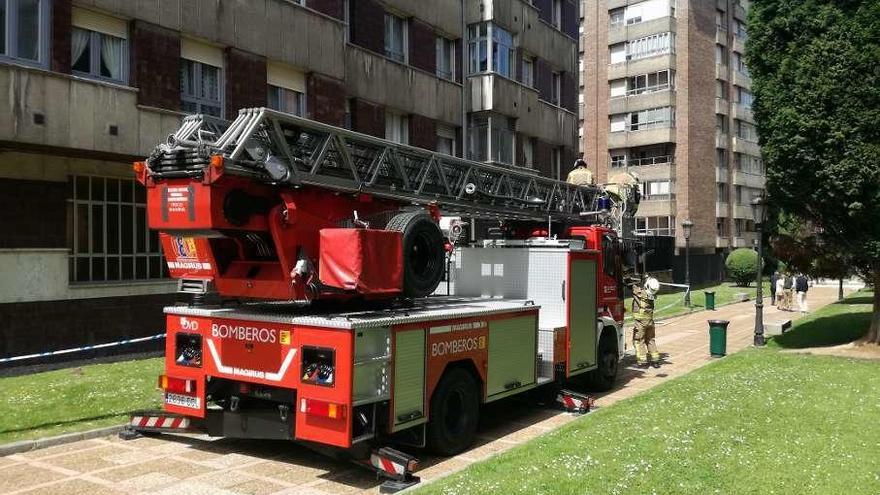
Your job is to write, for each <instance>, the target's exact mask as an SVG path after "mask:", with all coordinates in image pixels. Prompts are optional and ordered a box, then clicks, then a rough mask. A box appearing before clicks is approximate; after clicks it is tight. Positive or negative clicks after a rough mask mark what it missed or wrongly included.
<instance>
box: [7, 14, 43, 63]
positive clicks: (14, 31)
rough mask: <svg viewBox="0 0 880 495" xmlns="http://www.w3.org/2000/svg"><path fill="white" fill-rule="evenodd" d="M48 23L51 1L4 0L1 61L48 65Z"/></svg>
mask: <svg viewBox="0 0 880 495" xmlns="http://www.w3.org/2000/svg"><path fill="white" fill-rule="evenodd" d="M48 20H49V3H48V0H0V57H9V58H14V59H16V60H19V61H23V62H26V63H31V64H40V65H43V64H45V63H46V60H47V58H48V57H47V55H48V47H49V26H48V24H49V23H48Z"/></svg>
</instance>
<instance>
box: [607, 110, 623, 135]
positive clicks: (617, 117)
mask: <svg viewBox="0 0 880 495" xmlns="http://www.w3.org/2000/svg"><path fill="white" fill-rule="evenodd" d="M608 119H609V120H610V121H611V129H610V130H611V132H623V131H625V130H626V120H627V115H626V114H625V113H618V114H614V115H611V116H609V117H608Z"/></svg>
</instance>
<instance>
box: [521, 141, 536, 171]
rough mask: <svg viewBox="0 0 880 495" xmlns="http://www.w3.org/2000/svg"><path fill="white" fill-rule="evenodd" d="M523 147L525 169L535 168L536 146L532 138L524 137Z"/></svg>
mask: <svg viewBox="0 0 880 495" xmlns="http://www.w3.org/2000/svg"><path fill="white" fill-rule="evenodd" d="M522 145H523V163H522V166H523V167H527V168H535V159H534V156H535V151H534V149H535V145H534V143H533V142H532V138H529V137H526V136H523V138H522Z"/></svg>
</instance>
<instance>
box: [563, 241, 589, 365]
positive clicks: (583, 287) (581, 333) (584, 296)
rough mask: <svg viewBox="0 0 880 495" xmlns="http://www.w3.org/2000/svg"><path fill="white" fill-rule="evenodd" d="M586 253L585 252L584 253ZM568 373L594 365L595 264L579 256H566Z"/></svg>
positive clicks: (573, 254) (572, 254) (579, 254)
mask: <svg viewBox="0 0 880 495" xmlns="http://www.w3.org/2000/svg"><path fill="white" fill-rule="evenodd" d="M584 254H586V253H584ZM566 297H567V299H568V301H567V304H566V306H567V308H568V332H569V350H568V374H569V375H574V374H577V373H581V372H583V371H587V370H590V369H593V368H594V367H595V366H596V261H595V260H593V259H589V258H587V257H583V256H582V255H581V253H577V254H575V253H571V254H569V271H568V290H567V294H566Z"/></svg>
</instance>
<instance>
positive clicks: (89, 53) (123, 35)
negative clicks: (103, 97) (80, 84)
mask: <svg viewBox="0 0 880 495" xmlns="http://www.w3.org/2000/svg"><path fill="white" fill-rule="evenodd" d="M71 14H72V15H71V24H72V25H73V28H72V30H71V42H70V60H71V62H72V65H71V69H72V71H73V73H74V74H77V75H81V76H86V77H92V78H97V79H106V80H110V81H113V82H120V83H125V82H126V80H127V72H128V70H127V69H128V42H127V38H128V26H127V24H126V22H125V21H123V20H122V19H117V18H115V17H110V16H106V15H104V14H99V13H97V12H93V11H90V10H85V9H80V8H76V7H74V8H73V11H72V13H71Z"/></svg>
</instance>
